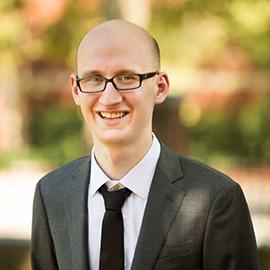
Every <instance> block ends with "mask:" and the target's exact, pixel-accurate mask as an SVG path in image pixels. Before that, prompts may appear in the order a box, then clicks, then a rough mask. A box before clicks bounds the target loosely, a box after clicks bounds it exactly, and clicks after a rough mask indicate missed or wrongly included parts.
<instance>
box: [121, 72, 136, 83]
mask: <svg viewBox="0 0 270 270" xmlns="http://www.w3.org/2000/svg"><path fill="white" fill-rule="evenodd" d="M116 79H117V81H120V82H122V81H134V80H137V78H136V75H133V74H122V75H119V76H117V77H116Z"/></svg>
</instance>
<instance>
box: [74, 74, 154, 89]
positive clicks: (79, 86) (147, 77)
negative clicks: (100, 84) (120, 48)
mask: <svg viewBox="0 0 270 270" xmlns="http://www.w3.org/2000/svg"><path fill="white" fill-rule="evenodd" d="M158 74H159V71H154V72H148V73H144V74H130V75H137V76H139V78H140V83H139V86H136V87H132V88H125V89H119V88H118V87H117V86H116V84H115V83H114V81H113V79H114V78H116V77H118V76H119V75H115V76H113V77H111V78H110V79H108V78H106V77H103V76H101V77H102V78H104V79H105V85H104V88H103V89H102V90H98V91H93V92H88V91H83V90H82V89H81V85H80V81H82V80H85V79H87V78H89V77H84V78H79V77H78V75H77V76H76V85H77V87H78V88H79V90H80V91H81V92H82V93H87V94H92V93H100V92H103V91H104V90H105V89H106V86H107V84H108V82H111V83H112V85H113V86H114V88H115V89H116V90H118V91H130V90H134V89H138V88H140V87H141V86H142V81H143V80H146V79H149V78H152V77H154V76H155V75H158Z"/></svg>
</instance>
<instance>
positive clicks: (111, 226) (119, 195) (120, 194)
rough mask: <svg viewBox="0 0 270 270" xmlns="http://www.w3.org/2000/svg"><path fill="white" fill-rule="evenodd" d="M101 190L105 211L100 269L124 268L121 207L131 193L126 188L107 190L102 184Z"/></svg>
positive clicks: (122, 269) (120, 269) (121, 269)
mask: <svg viewBox="0 0 270 270" xmlns="http://www.w3.org/2000/svg"><path fill="white" fill-rule="evenodd" d="M99 191H100V192H101V194H102V196H103V199H104V202H105V208H106V212H105V215H104V217H103V223H102V236H101V248H100V261H99V269H100V270H112V269H114V270H124V230H123V227H124V226H123V216H122V211H121V208H122V206H123V204H124V202H125V200H126V198H127V197H128V196H129V194H130V193H131V191H130V190H128V189H127V188H123V189H120V190H117V191H112V192H109V191H107V190H106V187H105V185H103V186H102V187H101V188H100V189H99Z"/></svg>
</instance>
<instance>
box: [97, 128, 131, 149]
mask: <svg viewBox="0 0 270 270" xmlns="http://www.w3.org/2000/svg"><path fill="white" fill-rule="evenodd" d="M96 138H97V140H98V141H100V142H101V143H102V144H106V145H117V146H122V145H126V144H127V143H128V142H129V141H130V138H131V136H128V134H127V133H125V132H121V131H119V130H114V131H110V132H103V133H102V134H101V136H97V137H96Z"/></svg>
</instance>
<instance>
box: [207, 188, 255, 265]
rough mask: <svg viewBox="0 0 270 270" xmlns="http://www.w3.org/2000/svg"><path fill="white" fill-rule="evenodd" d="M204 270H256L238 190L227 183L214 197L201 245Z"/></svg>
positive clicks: (246, 211) (245, 210)
mask: <svg viewBox="0 0 270 270" xmlns="http://www.w3.org/2000/svg"><path fill="white" fill-rule="evenodd" d="M202 256H203V269H204V270H242V269H248V270H258V269H259V265H258V257H257V246H256V240H255V236H254V231H253V226H252V222H251V218H250V213H249V209H248V206H247V203H246V200H245V197H244V194H243V192H242V190H241V188H240V186H239V185H238V184H236V183H233V184H232V183H229V184H227V185H226V186H225V187H224V188H222V190H221V191H219V193H218V194H217V195H216V197H215V199H214V201H213V204H212V206H211V209H210V213H209V217H208V221H207V224H206V230H205V235H204V243H203V253H202Z"/></svg>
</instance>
